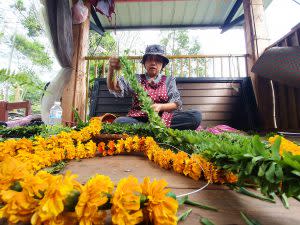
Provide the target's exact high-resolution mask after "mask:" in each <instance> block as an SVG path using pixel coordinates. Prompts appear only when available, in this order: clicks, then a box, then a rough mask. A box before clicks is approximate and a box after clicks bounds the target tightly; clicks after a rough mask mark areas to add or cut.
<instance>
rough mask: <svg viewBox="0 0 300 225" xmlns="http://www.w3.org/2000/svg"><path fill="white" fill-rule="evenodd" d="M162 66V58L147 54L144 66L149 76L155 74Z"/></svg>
mask: <svg viewBox="0 0 300 225" xmlns="http://www.w3.org/2000/svg"><path fill="white" fill-rule="evenodd" d="M162 67H163V60H162V58H161V57H160V56H158V55H148V56H147V58H146V61H145V68H146V70H147V73H148V75H149V76H150V77H155V76H157V75H158V74H159V73H160V71H161V69H162Z"/></svg>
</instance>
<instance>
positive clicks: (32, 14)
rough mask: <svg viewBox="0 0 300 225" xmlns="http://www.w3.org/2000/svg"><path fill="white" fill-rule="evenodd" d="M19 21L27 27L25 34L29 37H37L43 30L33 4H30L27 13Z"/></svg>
mask: <svg viewBox="0 0 300 225" xmlns="http://www.w3.org/2000/svg"><path fill="white" fill-rule="evenodd" d="M21 22H22V25H23V26H24V27H25V28H26V29H27V35H28V36H29V37H37V36H39V35H40V34H41V33H42V31H43V29H42V25H41V23H40V21H39V18H38V17H37V12H36V10H35V9H34V7H33V6H31V8H30V9H29V11H28V15H27V16H26V17H25V18H24V19H23V20H22V21H21Z"/></svg>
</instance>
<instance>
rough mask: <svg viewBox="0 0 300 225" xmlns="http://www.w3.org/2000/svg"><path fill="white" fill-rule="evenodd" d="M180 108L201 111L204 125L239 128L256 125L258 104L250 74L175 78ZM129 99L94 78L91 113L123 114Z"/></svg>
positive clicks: (129, 101) (126, 110)
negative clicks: (244, 75)
mask: <svg viewBox="0 0 300 225" xmlns="http://www.w3.org/2000/svg"><path fill="white" fill-rule="evenodd" d="M176 82H177V87H178V90H179V92H180V93H181V98H182V101H183V109H197V110H199V111H201V112H202V118H203V121H202V123H201V125H203V126H214V125H218V124H227V125H229V126H233V127H236V128H239V129H245V130H249V129H255V128H256V127H257V126H258V120H257V108H256V103H255V99H254V94H253V90H252V86H251V81H250V79H249V78H238V79H225V78H176ZM131 103H132V98H131V97H130V96H128V97H125V98H115V97H114V95H112V94H110V93H109V91H108V89H107V86H106V80H105V79H104V78H98V79H96V80H95V83H94V87H93V91H92V94H91V107H90V116H91V117H92V116H99V115H102V114H105V113H114V114H116V115H118V116H121V115H126V114H127V112H128V110H129V108H130V106H131Z"/></svg>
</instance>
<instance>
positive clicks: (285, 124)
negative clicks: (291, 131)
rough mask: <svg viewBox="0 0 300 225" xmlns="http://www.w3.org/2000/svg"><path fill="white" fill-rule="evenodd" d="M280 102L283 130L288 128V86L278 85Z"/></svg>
mask: <svg viewBox="0 0 300 225" xmlns="http://www.w3.org/2000/svg"><path fill="white" fill-rule="evenodd" d="M278 100H279V103H278V104H279V110H280V117H279V120H280V127H278V128H281V129H286V128H288V111H287V93H286V86H284V85H282V84H279V85H278Z"/></svg>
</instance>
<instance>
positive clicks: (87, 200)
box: [75, 175, 114, 225]
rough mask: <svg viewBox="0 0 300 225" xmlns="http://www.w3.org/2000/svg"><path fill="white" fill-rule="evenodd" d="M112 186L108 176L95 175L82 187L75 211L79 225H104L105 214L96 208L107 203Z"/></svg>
mask: <svg viewBox="0 0 300 225" xmlns="http://www.w3.org/2000/svg"><path fill="white" fill-rule="evenodd" d="M113 188H114V184H113V182H112V181H111V179H110V178H109V177H108V176H103V175H96V176H94V177H93V178H91V179H90V180H89V181H88V182H87V183H86V184H85V185H84V187H83V189H82V192H81V194H80V197H79V200H78V203H77V205H76V208H75V211H76V214H77V217H78V220H79V224H80V225H92V224H104V219H105V216H106V214H105V212H104V211H100V212H99V211H98V207H100V206H102V205H104V204H105V203H106V202H107V201H109V199H108V197H107V195H108V194H111V193H112V191H113Z"/></svg>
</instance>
